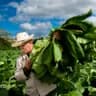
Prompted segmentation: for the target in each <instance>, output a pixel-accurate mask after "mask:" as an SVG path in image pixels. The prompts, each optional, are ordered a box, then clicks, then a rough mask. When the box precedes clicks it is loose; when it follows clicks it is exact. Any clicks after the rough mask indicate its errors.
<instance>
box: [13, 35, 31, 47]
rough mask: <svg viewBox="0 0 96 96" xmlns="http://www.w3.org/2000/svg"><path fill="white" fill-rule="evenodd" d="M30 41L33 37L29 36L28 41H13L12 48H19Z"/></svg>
mask: <svg viewBox="0 0 96 96" xmlns="http://www.w3.org/2000/svg"><path fill="white" fill-rule="evenodd" d="M30 40H33V36H30V37H29V38H28V39H26V40H22V41H15V42H14V43H12V47H19V46H21V45H22V44H24V43H26V42H28V41H30Z"/></svg>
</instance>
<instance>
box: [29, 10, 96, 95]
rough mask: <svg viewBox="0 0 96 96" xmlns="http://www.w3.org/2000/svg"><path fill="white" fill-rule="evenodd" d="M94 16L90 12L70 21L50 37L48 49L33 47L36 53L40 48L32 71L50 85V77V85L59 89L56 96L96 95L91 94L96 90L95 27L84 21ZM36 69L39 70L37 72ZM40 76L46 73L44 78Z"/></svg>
mask: <svg viewBox="0 0 96 96" xmlns="http://www.w3.org/2000/svg"><path fill="white" fill-rule="evenodd" d="M91 14H92V12H91V10H90V11H89V12H88V13H85V14H83V15H80V16H75V17H72V18H69V19H68V20H67V21H66V22H65V23H64V24H62V25H61V26H60V27H59V28H57V29H55V30H53V31H52V32H51V34H49V39H48V38H47V40H48V42H46V44H45V45H46V46H44V45H43V44H41V46H40V47H39V48H35V47H34V50H35V49H36V50H38V49H40V48H41V49H40V51H39V54H36V55H37V57H36V56H35V58H34V54H31V60H32V57H33V58H34V60H32V61H33V62H32V64H33V67H32V68H33V70H34V71H35V72H36V73H37V71H38V74H36V75H37V76H39V79H41V80H44V79H45V81H46V82H49V80H48V79H46V78H47V77H49V78H50V79H51V78H52V77H53V78H52V79H51V81H52V82H55V83H56V84H57V86H58V87H57V91H56V93H57V96H77V95H78V96H92V95H93V94H95V95H96V93H95V92H96V91H92V90H91V89H92V88H94V87H96V86H95V85H96V84H95V83H96V81H95V80H96V71H95V68H96V36H95V35H96V32H95V30H96V27H95V26H94V25H93V24H91V23H88V22H87V21H85V19H87V17H89V16H91ZM55 32H58V33H59V35H60V39H56V38H54V34H55ZM44 39H45V38H43V39H41V42H42V41H44ZM36 42H38V40H37V41H36ZM35 44H36V43H35ZM34 66H38V68H39V69H38V68H36V67H35V69H34ZM40 67H41V69H40ZM42 67H44V68H43V69H42ZM45 68H46V70H45ZM39 71H40V72H39ZM41 73H42V74H43V73H44V74H43V76H42V75H41ZM54 78H55V79H54ZM52 82H51V83H52ZM90 88H91V89H90ZM86 90H87V91H88V92H86ZM95 95H93V96H95Z"/></svg>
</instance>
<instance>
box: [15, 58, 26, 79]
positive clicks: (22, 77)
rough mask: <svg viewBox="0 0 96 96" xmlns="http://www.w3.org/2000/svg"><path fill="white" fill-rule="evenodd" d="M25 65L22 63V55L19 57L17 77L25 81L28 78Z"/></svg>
mask: <svg viewBox="0 0 96 96" xmlns="http://www.w3.org/2000/svg"><path fill="white" fill-rule="evenodd" d="M23 67H24V65H23V64H22V57H19V58H17V61H16V71H15V78H16V80H18V81H24V80H26V79H27V77H26V75H25V74H24V71H23Z"/></svg>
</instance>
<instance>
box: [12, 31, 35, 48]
mask: <svg viewBox="0 0 96 96" xmlns="http://www.w3.org/2000/svg"><path fill="white" fill-rule="evenodd" d="M33 36H34V35H33V34H32V35H29V34H28V33H27V32H20V33H18V34H17V36H16V40H15V41H14V42H13V43H12V47H18V46H21V45H22V44H24V43H26V42H27V41H30V40H32V39H33Z"/></svg>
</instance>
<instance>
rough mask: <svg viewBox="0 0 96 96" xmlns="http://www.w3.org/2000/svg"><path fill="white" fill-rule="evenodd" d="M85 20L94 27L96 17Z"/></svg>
mask: <svg viewBox="0 0 96 96" xmlns="http://www.w3.org/2000/svg"><path fill="white" fill-rule="evenodd" d="M86 20H87V21H89V22H91V23H92V24H94V25H95V26H96V16H91V17H89V18H88V19H86Z"/></svg>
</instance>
